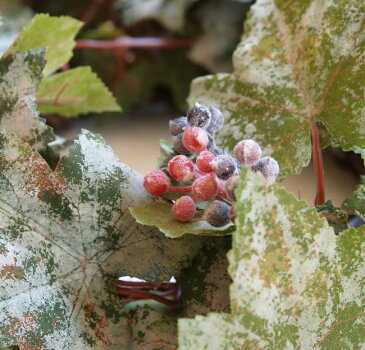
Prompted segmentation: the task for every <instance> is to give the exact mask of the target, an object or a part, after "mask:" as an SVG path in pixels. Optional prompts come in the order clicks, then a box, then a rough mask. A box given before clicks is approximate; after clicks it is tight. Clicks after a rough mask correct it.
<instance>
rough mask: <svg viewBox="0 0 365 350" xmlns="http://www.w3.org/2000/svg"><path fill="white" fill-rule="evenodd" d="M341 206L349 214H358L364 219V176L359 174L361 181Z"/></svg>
mask: <svg viewBox="0 0 365 350" xmlns="http://www.w3.org/2000/svg"><path fill="white" fill-rule="evenodd" d="M343 207H344V208H345V209H347V210H348V211H349V212H350V213H351V214H354V215H359V216H360V217H361V218H362V219H364V220H365V176H361V183H360V185H358V186H357V187H356V189H355V191H354V192H353V193H352V195H351V197H350V198H349V199H347V200H346V201H345V202H344V204H343Z"/></svg>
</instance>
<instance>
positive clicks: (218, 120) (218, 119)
mask: <svg viewBox="0 0 365 350" xmlns="http://www.w3.org/2000/svg"><path fill="white" fill-rule="evenodd" d="M209 111H210V114H211V118H210V123H209V125H208V127H207V131H208V132H209V133H210V134H214V133H215V132H216V131H218V130H219V129H221V128H222V126H223V124H224V116H223V114H222V112H221V111H220V110H219V109H218V108H215V107H213V106H210V107H209Z"/></svg>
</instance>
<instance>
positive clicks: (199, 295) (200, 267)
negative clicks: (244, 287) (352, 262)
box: [179, 236, 232, 317]
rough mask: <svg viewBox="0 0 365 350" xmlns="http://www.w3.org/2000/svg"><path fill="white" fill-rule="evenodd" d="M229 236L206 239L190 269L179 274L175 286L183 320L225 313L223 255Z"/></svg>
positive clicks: (226, 292)
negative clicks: (177, 289)
mask: <svg viewBox="0 0 365 350" xmlns="http://www.w3.org/2000/svg"><path fill="white" fill-rule="evenodd" d="M230 248H231V237H230V236H228V237H210V238H209V240H208V239H207V242H206V243H205V244H204V247H203V248H202V249H201V250H200V251H199V253H198V254H197V256H196V257H195V259H194V260H193V264H192V266H191V267H189V268H187V269H185V270H183V271H182V273H181V274H180V276H179V283H180V285H181V292H182V296H183V298H182V307H183V311H182V313H183V315H184V317H194V316H196V315H206V314H208V313H209V312H229V311H230V304H229V285H230V284H231V282H232V281H231V278H230V277H229V275H228V271H227V269H228V260H227V252H228V250H229V249H230Z"/></svg>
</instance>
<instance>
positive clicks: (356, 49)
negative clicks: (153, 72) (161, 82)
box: [189, 0, 365, 176]
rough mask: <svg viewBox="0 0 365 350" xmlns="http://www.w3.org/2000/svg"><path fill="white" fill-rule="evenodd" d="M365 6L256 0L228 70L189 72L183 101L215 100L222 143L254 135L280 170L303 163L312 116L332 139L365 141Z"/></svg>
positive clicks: (353, 1)
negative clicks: (222, 122) (189, 82)
mask: <svg viewBox="0 0 365 350" xmlns="http://www.w3.org/2000/svg"><path fill="white" fill-rule="evenodd" d="M364 13H365V2H364V1H363V0H307V1H295V2H290V4H288V2H287V1H283V0H258V1H256V3H255V4H254V5H253V6H252V7H251V13H250V15H249V17H248V20H247V22H246V24H245V30H244V35H243V37H242V40H241V43H240V44H239V45H238V47H237V49H236V51H235V54H234V57H233V65H234V72H233V73H232V74H217V75H213V76H207V77H202V78H198V79H196V80H195V81H194V82H193V84H192V89H191V95H190V97H189V103H190V104H193V103H194V102H195V101H198V102H200V103H203V104H207V105H210V104H212V105H215V106H216V107H218V108H220V109H221V110H222V111H223V114H224V115H225V117H226V123H225V126H224V127H223V129H222V130H221V132H220V134H219V139H220V141H221V143H222V146H223V147H227V148H229V149H232V148H233V147H234V146H235V144H236V143H237V142H238V141H239V140H241V139H245V138H253V139H255V140H256V141H257V142H258V143H259V144H260V145H262V146H263V148H264V153H265V154H266V155H272V156H273V157H274V158H275V159H277V160H278V162H279V164H280V166H281V169H282V172H281V174H282V176H285V175H286V174H289V173H298V172H300V170H301V169H302V168H303V167H304V166H306V165H307V164H308V163H309V160H310V154H311V141H310V127H311V125H312V123H313V122H314V121H316V120H319V121H321V122H322V123H323V125H325V127H326V128H327V129H328V131H329V133H330V135H331V142H332V144H333V145H339V146H341V147H343V148H344V149H349V148H351V147H353V146H355V145H356V146H358V147H362V148H365V128H364V125H365V115H364V98H363V97H364V80H365V69H364V68H365V59H364V58H365V50H364V47H365V25H364V21H365V16H364Z"/></svg>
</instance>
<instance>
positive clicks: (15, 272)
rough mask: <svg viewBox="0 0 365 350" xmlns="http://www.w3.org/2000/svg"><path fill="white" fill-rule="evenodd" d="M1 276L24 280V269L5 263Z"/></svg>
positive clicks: (0, 272)
mask: <svg viewBox="0 0 365 350" xmlns="http://www.w3.org/2000/svg"><path fill="white" fill-rule="evenodd" d="M0 277H4V278H5V279H13V280H22V279H23V278H24V272H23V269H22V268H21V267H19V266H15V265H4V266H3V268H2V269H1V270H0Z"/></svg>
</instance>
